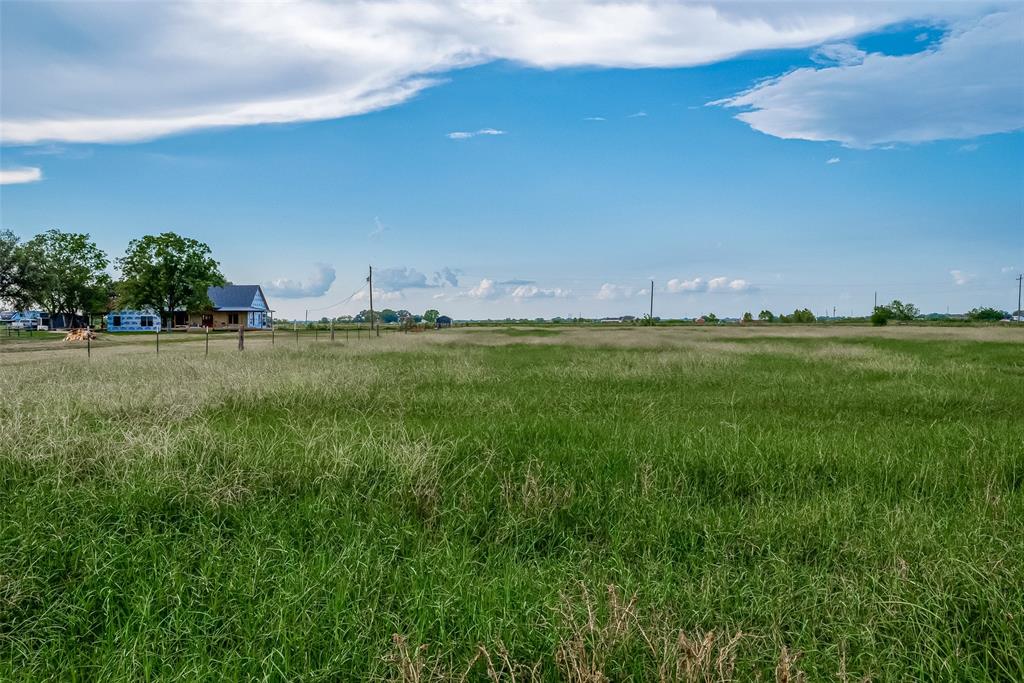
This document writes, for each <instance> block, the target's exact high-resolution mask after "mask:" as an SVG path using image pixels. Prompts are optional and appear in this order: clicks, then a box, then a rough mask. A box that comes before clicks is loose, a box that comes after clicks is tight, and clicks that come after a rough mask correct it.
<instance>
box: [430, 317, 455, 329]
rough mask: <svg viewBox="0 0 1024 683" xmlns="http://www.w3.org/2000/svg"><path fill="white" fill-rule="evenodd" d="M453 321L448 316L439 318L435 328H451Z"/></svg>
mask: <svg viewBox="0 0 1024 683" xmlns="http://www.w3.org/2000/svg"><path fill="white" fill-rule="evenodd" d="M451 326H452V319H451V318H449V317H448V316H446V315H439V316H437V320H436V321H435V322H434V327H436V328H437V329H441V328H442V327H451Z"/></svg>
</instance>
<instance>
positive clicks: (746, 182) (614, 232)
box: [0, 0, 1024, 319]
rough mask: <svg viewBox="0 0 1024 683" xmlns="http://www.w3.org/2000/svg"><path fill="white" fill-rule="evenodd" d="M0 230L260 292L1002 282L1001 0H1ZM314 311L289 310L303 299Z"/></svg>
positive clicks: (409, 304)
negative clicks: (84, 241) (208, 251)
mask: <svg viewBox="0 0 1024 683" xmlns="http://www.w3.org/2000/svg"><path fill="white" fill-rule="evenodd" d="M0 39H2V41H0V227H2V228H5V229H10V230H13V231H14V232H15V233H17V234H18V235H20V236H22V237H23V238H29V237H31V236H32V235H34V234H36V233H38V232H40V231H43V230H47V229H50V228H59V229H62V230H67V231H74V232H86V233H89V234H90V235H91V236H92V238H93V239H94V240H95V241H96V242H97V244H99V246H100V247H102V248H103V249H104V250H106V251H107V253H108V254H110V255H111V257H112V258H116V257H117V256H119V255H121V254H123V253H124V250H125V248H126V246H127V244H128V242H129V240H131V239H133V238H136V237H139V236H141V235H144V234H153V233H158V232H163V231H174V232H178V233H180V234H183V235H186V236H189V237H194V238H196V239H199V240H202V241H204V242H206V243H208V244H209V245H210V247H211V248H212V250H213V254H214V257H215V258H216V259H217V260H218V261H219V262H220V263H221V268H222V271H223V272H224V275H225V276H226V277H227V278H228V280H229V281H232V282H235V283H239V284H252V283H258V284H261V285H263V287H264V290H265V291H266V293H267V296H268V298H269V299H270V303H271V305H272V307H273V308H274V309H275V310H276V311H277V315H278V317H280V318H289V319H291V318H298V319H302V318H303V317H305V316H307V315H308V316H309V318H310V319H318V318H320V317H322V316H328V317H334V316H340V315H346V314H348V315H351V314H353V313H356V312H358V311H359V310H361V309H363V308H366V307H367V305H368V302H367V300H366V298H367V288H366V286H365V279H366V274H367V269H368V267H369V266H370V265H372V266H373V267H374V303H375V305H376V307H378V308H382V307H390V308H395V309H407V310H410V311H413V312H415V313H421V312H423V311H424V310H426V309H428V308H436V309H438V310H440V311H441V312H442V313H447V314H449V315H452V316H453V317H456V318H494V319H500V318H505V317H513V318H534V317H545V318H548V317H553V316H563V317H572V316H577V315H583V316H588V317H600V316H619V315H625V314H631V315H642V314H644V313H646V312H647V310H648V306H649V305H650V293H651V282H652V281H653V283H654V313H655V315H656V316H661V317H671V318H676V317H693V316H698V315H701V314H706V313H709V312H713V313H715V314H717V315H718V316H719V317H724V316H739V315H741V314H742V313H743V312H744V311H752V312H753V313H754V314H755V315H756V314H757V313H758V312H759V311H760V310H762V309H770V310H773V311H775V312H776V313H779V312H788V311H792V310H793V309H795V308H804V307H807V308H810V309H811V310H812V311H814V312H815V313H816V314H818V315H823V314H829V315H831V314H832V312H833V311H835V313H836V314H837V315H864V314H867V313H869V312H870V309H871V306H872V303H873V300H874V296H875V293H876V292H877V296H878V299H879V301H880V302H886V301H889V300H891V299H901V300H903V301H911V302H913V303H915V304H916V305H918V307H919V308H921V309H922V310H923V311H925V312H932V311H934V312H942V313H944V312H946V311H947V310H948V311H951V312H959V311H965V310H968V309H970V308H973V307H976V306H993V307H996V308H1000V309H1003V310H1013V309H1014V308H1015V307H1016V297H1017V282H1016V277H1017V275H1018V273H1019V272H1021V270H1024V220H1022V219H1024V132H1022V129H1024V5H1021V4H1019V3H1008V4H998V3H991V4H990V3H981V2H976V3H970V4H954V3H948V2H942V3H909V2H896V3H845V4H844V3H839V2H828V3H816V4H809V3H799V4H798V3H787V4H772V3H742V4H741V3H726V4H721V5H712V4H707V3H694V4H683V3H644V2H623V3H592V2H562V3H542V2H537V3H531V2H507V3H506V2H500V1H495V2H490V3H461V4H460V3H432V2H421V1H410V0H398V1H397V2H389V3H373V2H368V3H358V4H357V3H340V4H336V3H329V2H320V1H310V2H295V3H289V4H286V5H272V4H270V3H220V4H218V3H204V2H195V3H192V2H153V3H135V4H128V3H122V2H112V3H93V2H88V1H83V2H77V3H65V2H54V3H51V2H46V1H45V0H42V1H39V0H34V1H32V2H19V1H17V0H13V1H12V0H2V2H0ZM307 312H308V313H307Z"/></svg>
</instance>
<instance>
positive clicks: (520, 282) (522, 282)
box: [498, 278, 537, 287]
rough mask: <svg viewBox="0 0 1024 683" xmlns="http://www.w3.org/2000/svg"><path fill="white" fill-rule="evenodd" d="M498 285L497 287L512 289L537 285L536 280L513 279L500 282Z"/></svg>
mask: <svg viewBox="0 0 1024 683" xmlns="http://www.w3.org/2000/svg"><path fill="white" fill-rule="evenodd" d="M498 284H499V285H511V286H513V287H518V286H520V285H535V284H537V281H536V280H517V279H515V278H513V279H511V280H502V281H501V282H499V283H498Z"/></svg>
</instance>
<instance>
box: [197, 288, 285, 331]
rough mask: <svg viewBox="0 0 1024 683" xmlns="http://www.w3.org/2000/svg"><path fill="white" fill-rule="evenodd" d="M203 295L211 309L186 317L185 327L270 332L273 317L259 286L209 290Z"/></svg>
mask: <svg viewBox="0 0 1024 683" xmlns="http://www.w3.org/2000/svg"><path fill="white" fill-rule="evenodd" d="M206 295H207V296H208V297H210V301H212V302H213V307H212V308H211V309H209V310H206V311H203V312H201V313H189V316H188V324H189V325H190V326H194V327H212V328H214V329H218V328H222V329H229V330H237V329H238V328H239V327H240V326H244V327H245V329H247V330H264V329H266V330H269V329H270V327H271V325H272V324H273V316H272V315H271V314H272V313H273V311H272V310H270V305H269V304H268V303H267V297H266V296H265V295H264V294H263V288H262V287H260V286H259V285H225V286H223V287H210V288H209V289H207V290H206Z"/></svg>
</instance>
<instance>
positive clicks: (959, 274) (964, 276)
mask: <svg viewBox="0 0 1024 683" xmlns="http://www.w3.org/2000/svg"><path fill="white" fill-rule="evenodd" d="M949 274H950V275H952V276H953V284H955V285H957V286H958V287H959V286H963V285H966V284H967V283H968V282H970V281H971V280H973V279H974V276H973V275H971V274H969V273H965V272H964V271H962V270H951V271H949Z"/></svg>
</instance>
